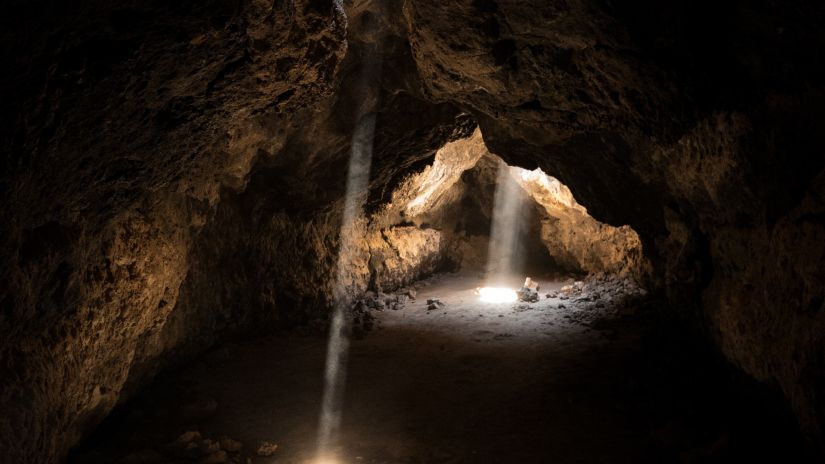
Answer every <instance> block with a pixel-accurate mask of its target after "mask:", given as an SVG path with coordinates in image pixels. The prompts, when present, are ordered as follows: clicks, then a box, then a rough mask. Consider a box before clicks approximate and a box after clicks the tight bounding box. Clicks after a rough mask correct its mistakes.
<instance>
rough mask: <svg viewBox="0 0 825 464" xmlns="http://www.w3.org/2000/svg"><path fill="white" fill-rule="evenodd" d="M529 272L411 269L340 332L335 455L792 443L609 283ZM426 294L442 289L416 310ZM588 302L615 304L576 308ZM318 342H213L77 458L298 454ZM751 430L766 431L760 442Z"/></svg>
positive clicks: (565, 457)
mask: <svg viewBox="0 0 825 464" xmlns="http://www.w3.org/2000/svg"><path fill="white" fill-rule="evenodd" d="M540 283H541V285H542V289H541V292H540V293H541V295H542V298H541V301H540V302H538V303H534V304H526V303H504V304H488V303H481V302H479V301H478V297H477V296H476V295H475V294H474V293H473V289H474V287H475V286H476V285H479V283H478V282H477V280H476V279H473V278H471V277H467V276H456V275H446V276H441V277H439V278H436V279H433V280H432V281H431V282H424V283H423V284H422V285H420V286H419V290H418V294H417V299H416V300H415V301H410V302H408V303H407V305H406V306H405V307H404V308H403V309H400V310H397V311H392V310H384V311H381V312H376V313H375V315H376V318H377V320H376V327H375V329H374V330H373V331H372V332H370V333H369V334H368V336H367V337H366V338H364V339H363V340H357V341H354V342H353V344H352V346H351V355H350V359H349V369H348V380H347V387H346V394H345V396H346V398H345V406H344V418H343V427H342V428H343V436H342V437H341V438H342V440H341V447H340V457H341V458H340V461H341V462H342V463H545V462H547V463H549V462H553V463H609V462H628V463H638V462H717V461H718V462H722V461H724V460H727V459H731V458H753V457H761V458H764V457H766V456H771V453H777V454H776V455H777V456H783V457H788V456H791V455H792V453H791V454H788V449H789V448H791V447H794V446H797V442H796V441H795V440H796V438H795V435H793V433H790V432H785V430H786V429H787V428H789V427H788V426H787V422H784V421H785V420H786V418H785V417H784V416H781V417H779V418H777V416H773V415H770V414H768V413H765V414H764V415H759V414H757V415H754V414H753V413H752V411H751V410H752V409H754V408H752V407H751V405H752V402H750V401H751V400H750V399H748V400H742V399H741V395H739V394H738V392H737V393H730V392H729V391H728V390H729V387H728V386H725V385H723V386H720V385H719V384H718V382H720V380H719V379H718V378H717V376H714V375H711V374H705V373H704V372H705V371H701V372H703V374H702V375H695V372H693V371H692V370H691V369H693V368H692V367H691V364H690V361H685V362H683V361H678V360H677V361H676V362H680V363H682V364H683V366H682V368H680V369H679V370H678V371H676V370H673V372H671V369H670V367H668V366H669V363H670V362H671V361H674V360H673V359H672V357H664V358H663V357H662V356H660V354H661V353H659V352H658V351H657V350H658V349H657V348H655V347H654V348H650V347H648V346H646V344H645V342H644V341H643V340H644V339H645V337H646V336H645V333H647V332H649V331H650V330H651V329H650V326H651V324H649V323H648V322H647V319H649V318H647V317H645V316H644V315H643V314H642V315H638V314H636V315H633V316H632V317H628V314H634V312H633V311H630V312H628V311H625V310H624V309H622V310H618V309H617V306H621V305H625V306H626V303H624V302H622V301H619V300H618V299H613V300H610V299H609V298H606V299H604V303H603V304H599V305H598V307H595V306H594V304H593V302H592V301H590V302H576V301H575V300H576V299H575V298H571V299H567V300H560V299H558V298H550V299H547V298H545V293H546V292H547V291H548V290H553V289H558V288H559V287H561V285H562V282H548V281H541V280H540ZM433 297H438V298H439V299H440V300H441V301H442V302H444V303H445V305H444V306H443V307H441V308H440V309H438V310H427V304H426V300H427V299H428V298H433ZM560 304H561V305H564V307H563V308H560V307H559V305H560ZM584 312H587V313H588V314H597V315H598V314H602V315H604V314H607V315H608V316H610V315H613V316H615V317H606V319H604V320H602V319H600V318H598V317H597V318H593V317H587V318H583V317H581V315H582V313H584ZM617 314H618V315H619V316H616V315H617ZM583 321H588V322H583ZM594 321H595V322H596V323H594ZM605 321H606V322H605ZM594 327H597V328H598V329H599V330H597V329H595V328H594ZM324 354H325V340H323V339H321V338H312V337H272V338H267V339H261V340H257V341H254V342H250V343H247V344H243V345H232V346H229V347H224V348H221V349H218V350H215V351H214V352H213V353H211V354H210V355H209V356H207V357H206V358H204V360H202V361H201V362H199V363H197V364H195V365H194V366H193V367H191V368H189V369H187V370H185V371H183V372H181V373H179V374H177V375H175V376H173V377H170V378H167V379H165V380H162V381H161V382H159V383H158V385H157V386H156V387H154V388H153V389H151V390H150V391H149V392H148V393H147V394H146V395H144V397H143V398H141V399H139V400H137V401H136V402H135V403H134V404H133V405H131V406H130V407H128V408H126V409H125V410H123V411H122V412H121V413H120V414H119V415H117V416H116V417H114V418H113V419H112V420H110V421H109V423H108V424H106V425H105V426H104V427H103V428H102V429H103V430H102V431H101V432H100V433H98V435H97V436H95V437H94V438H93V439H92V440H91V441H90V442H89V443H88V444H87V446H86V447H85V449H84V450H83V451H82V453H80V454H79V455H78V456H77V457H76V458H75V459H74V460H75V461H76V462H84V463H86V462H122V463H132V464H135V463H150V462H221V459H222V458H224V457H225V458H226V459H228V460H229V461H224V462H243V463H246V462H252V463H255V464H265V463H303V462H308V460H309V459H310V458H311V457H312V456H313V452H314V444H315V433H316V428H317V419H318V408H319V406H318V404H319V400H320V398H321V390H322V382H321V379H322V369H323V364H324ZM668 356H670V355H668ZM683 371H684V372H683ZM732 398H740V399H732ZM753 401H756V400H753ZM759 401H761V399H759ZM742 411H749V413H748V414H747V415H746V416H743V415H742ZM791 428H792V427H791ZM187 430H197V431H199V432H200V433H201V434H202V436H203V437H209V438H212V439H214V440H217V439H219V438H220V437H222V436H228V437H231V438H233V439H235V440H239V441H240V442H241V443H243V449H242V450H241V452H240V453H229V454H228V455H226V456H223V457H222V456H221V455H220V453H218V454H215V453H214V448H213V449H212V453H211V455H206V454H203V453H194V454H191V453H190V454H185V453H181V452H179V450H178V451H175V447H174V446H170V445H169V443H172V442H174V441H175V438H176V437H178V436H179V435H180V434H181V433H183V432H185V431H187ZM777 430H779V432H777ZM763 435H764V436H763ZM763 438H765V441H766V442H767V441H768V440H772V444H770V445H766V444H760V443H761V441H760V440H762V439H763ZM264 440H265V441H269V442H271V443H275V444H277V445H278V450H277V452H276V453H275V454H274V455H272V456H270V457H260V456H257V455H256V453H255V450H256V448H257V446H258V443H259V442H261V441H264ZM752 443H757V445H753V444H752ZM190 451H191V450H190ZM187 456H188V458H187ZM210 456H211V457H210ZM209 459H212V460H213V461H209ZM248 460H249V461H248ZM786 462H788V461H786Z"/></svg>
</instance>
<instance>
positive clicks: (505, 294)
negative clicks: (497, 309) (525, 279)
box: [478, 287, 518, 303]
mask: <svg viewBox="0 0 825 464" xmlns="http://www.w3.org/2000/svg"><path fill="white" fill-rule="evenodd" d="M478 295H479V296H480V297H481V301H485V302H487V303H509V302H511V301H516V300H517V299H518V295H516V291H515V290H511V289H509V288H504V287H482V288H479V289H478Z"/></svg>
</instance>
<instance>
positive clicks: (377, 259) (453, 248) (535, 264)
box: [367, 130, 644, 308]
mask: <svg viewBox="0 0 825 464" xmlns="http://www.w3.org/2000/svg"><path fill="white" fill-rule="evenodd" d="M372 222H373V223H374V224H376V225H377V227H378V228H379V229H380V233H377V234H375V236H374V239H373V240H370V239H368V242H369V243H370V249H369V254H370V272H371V274H370V288H369V292H368V293H367V296H368V298H378V299H381V298H382V297H381V295H383V294H385V293H387V292H397V291H399V290H400V291H401V292H402V293H403V294H406V295H411V294H413V292H414V291H413V292H411V291H410V289H409V288H407V287H409V286H410V285H413V286H414V283H415V281H417V280H419V279H423V278H427V277H428V276H430V275H432V274H433V273H436V272H439V271H452V272H455V273H460V274H461V275H463V276H465V279H466V280H467V284H471V288H473V289H474V290H475V294H476V295H477V296H478V297H480V298H481V299H482V300H484V301H487V302H491V303H511V302H513V301H515V300H517V299H521V300H523V301H524V302H528V303H535V302H538V301H540V300H541V299H546V298H552V296H551V295H552V294H553V292H552V291H551V292H545V293H543V294H540V292H541V291H542V289H545V290H552V289H553V288H554V287H555V286H557V285H556V284H557V283H564V285H560V286H558V287H559V288H562V287H566V286H568V285H573V284H575V286H576V287H577V288H575V289H574V290H578V288H579V287H582V286H583V285H584V284H583V283H582V279H585V278H586V277H587V276H590V277H591V278H594V277H596V276H598V277H600V278H602V279H603V280H604V279H606V278H609V279H613V280H616V279H621V280H628V281H632V282H634V283H635V279H636V277H637V276H638V275H639V272H640V268H641V267H642V266H643V261H644V258H643V254H642V246H641V241H640V240H639V237H638V235H637V234H636V232H635V231H633V230H632V229H631V228H630V227H629V226H622V227H614V226H611V225H608V224H604V223H601V222H599V221H597V220H596V219H594V218H592V217H591V216H590V215H589V214H588V213H587V209H586V208H585V207H583V206H582V205H580V204H579V203H578V202H577V201H576V200H575V198H574V197H573V195H572V193H571V192H570V190H569V189H568V188H567V187H566V186H565V185H564V184H562V183H561V182H560V181H558V180H557V179H555V178H553V177H552V176H550V175H548V174H546V173H545V172H543V171H542V170H541V169H534V170H526V169H522V168H519V167H515V166H508V165H507V164H506V163H505V162H504V161H503V160H502V159H501V158H499V157H498V156H496V155H494V154H492V153H490V152H489V151H488V150H487V148H486V146H485V145H484V142H483V139H482V136H481V133H480V131H478V130H476V132H475V133H474V134H473V135H472V136H471V137H468V138H465V139H461V140H457V141H454V142H451V143H448V144H447V145H445V146H444V147H443V148H441V149H440V150H439V151H438V152H437V153H436V156H435V159H434V161H433V163H432V164H431V165H429V166H427V167H425V168H424V169H423V170H422V171H421V172H418V173H414V174H411V175H409V176H408V177H407V178H406V179H405V180H404V181H402V182H401V183H400V184H399V186H398V187H397V188H396V189H395V191H394V193H393V195H392V199H391V201H389V202H388V203H387V205H385V206H384V208H383V209H382V210H380V211H379V212H378V213H376V214H375V215H374V217H373V219H372ZM566 281H569V282H566ZM576 282H579V283H578V284H576ZM542 283H544V285H543V286H542ZM568 290H569V289H568ZM390 299H392V297H390ZM402 299H403V298H402ZM384 301H387V299H386V298H384ZM397 301H398V299H396V300H394V302H392V303H390V306H391V307H397ZM367 306H369V307H373V308H376V307H379V306H380V304H376V303H374V302H368V303H367Z"/></svg>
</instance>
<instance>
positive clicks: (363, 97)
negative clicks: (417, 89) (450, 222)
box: [314, 50, 381, 464]
mask: <svg viewBox="0 0 825 464" xmlns="http://www.w3.org/2000/svg"><path fill="white" fill-rule="evenodd" d="M373 52H375V53H366V54H365V56H364V57H362V59H363V62H362V68H361V72H360V75H359V76H358V78H359V79H360V82H359V83H358V86H357V87H356V92H357V96H358V98H359V102H360V103H359V107H358V108H357V112H356V115H355V118H356V124H355V130H354V133H353V136H352V145H351V149H350V159H349V166H348V170H347V187H346V196H345V197H344V214H343V217H342V221H341V235H340V241H339V243H340V245H339V246H340V248H339V250H338V261H337V264H336V275H335V284H334V287H333V300H334V301H333V308H332V318H331V320H330V330H329V341H328V343H327V357H326V365H325V369H324V392H323V397H322V399H321V413H320V417H319V421H318V438H317V444H316V446H317V448H316V456H315V460H314V463H315V464H335V463H337V462H338V461H337V459H335V458H334V452H333V451H334V449H335V448H336V447H337V445H338V441H339V439H338V437H339V433H340V428H341V412H342V409H343V397H344V385H345V382H346V370H347V357H348V354H349V344H350V339H349V332H350V327H349V320H348V317H347V310H348V307H349V303H350V300H349V294H351V293H352V290H353V289H352V288H350V287H351V286H352V285H353V284H352V275H351V272H352V266H353V263H354V262H355V261H357V260H358V258H359V257H360V256H361V255H362V254H363V250H362V249H361V248H360V247H359V245H360V244H362V243H363V241H364V236H363V232H362V229H361V226H362V222H363V221H364V204H365V203H366V200H367V194H368V191H369V177H370V165H371V163H372V150H373V140H374V136H375V118H376V116H375V113H374V108H375V107H376V104H377V98H378V86H377V84H376V83H377V81H378V79H379V77H380V71H381V60H380V54H379V53H377V51H375V50H373ZM372 55H375V56H372Z"/></svg>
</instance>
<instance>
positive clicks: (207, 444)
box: [201, 438, 221, 454]
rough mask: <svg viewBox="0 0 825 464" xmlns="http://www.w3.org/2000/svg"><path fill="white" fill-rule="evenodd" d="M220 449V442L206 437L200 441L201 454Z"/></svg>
mask: <svg viewBox="0 0 825 464" xmlns="http://www.w3.org/2000/svg"><path fill="white" fill-rule="evenodd" d="M220 449H221V444H220V443H218V442H216V441H214V440H210V439H208V438H206V439H204V440H203V442H202V443H201V453H202V454H212V453H216V452H218V451H220Z"/></svg>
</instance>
